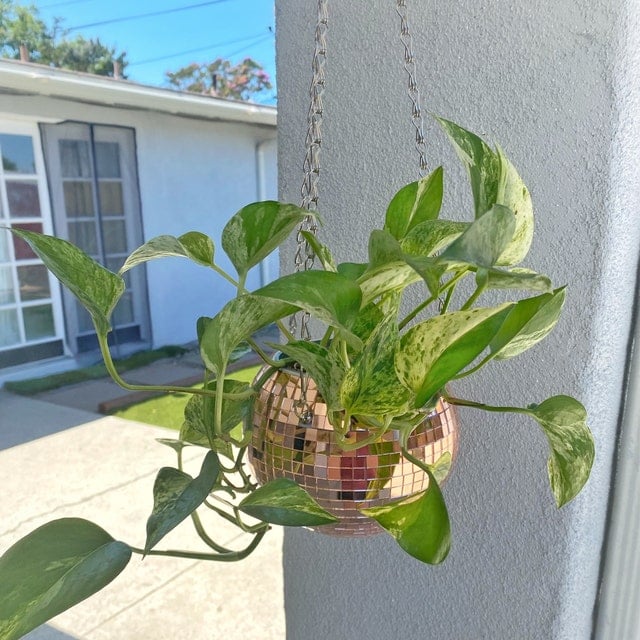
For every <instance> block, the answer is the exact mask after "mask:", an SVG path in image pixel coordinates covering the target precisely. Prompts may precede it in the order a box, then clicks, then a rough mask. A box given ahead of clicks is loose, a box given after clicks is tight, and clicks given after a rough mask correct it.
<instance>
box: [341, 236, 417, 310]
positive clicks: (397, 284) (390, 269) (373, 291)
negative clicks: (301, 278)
mask: <svg viewBox="0 0 640 640" xmlns="http://www.w3.org/2000/svg"><path fill="white" fill-rule="evenodd" d="M338 269H340V266H339V267H338ZM419 279H420V278H419V276H418V274H417V273H416V272H415V271H414V270H413V269H412V268H411V267H410V266H409V265H408V264H407V263H406V262H405V259H404V256H403V253H402V249H401V247H400V244H399V243H398V241H397V240H396V239H395V238H394V237H393V236H392V235H391V234H390V233H389V232H388V231H381V230H379V229H375V230H374V231H372V232H371V235H370V236H369V264H368V265H367V268H366V269H365V271H364V272H363V273H362V275H361V276H360V277H359V278H358V284H359V285H360V288H361V289H362V299H363V305H367V304H369V303H370V302H372V301H373V300H375V299H376V298H378V297H379V296H383V295H386V294H388V293H390V292H393V291H397V290H399V289H404V288H405V287H407V286H408V285H410V284H411V283H413V282H418V281H419Z"/></svg>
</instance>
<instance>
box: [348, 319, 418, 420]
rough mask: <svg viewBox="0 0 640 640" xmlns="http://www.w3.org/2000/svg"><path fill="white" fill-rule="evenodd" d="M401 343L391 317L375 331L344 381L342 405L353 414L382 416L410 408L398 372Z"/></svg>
mask: <svg viewBox="0 0 640 640" xmlns="http://www.w3.org/2000/svg"><path fill="white" fill-rule="evenodd" d="M398 342H399V335H398V325H397V323H396V321H395V318H394V317H393V316H389V317H387V318H386V319H385V320H384V321H383V322H381V323H380V324H379V325H378V326H377V327H376V329H375V330H374V331H373V333H372V334H371V337H370V338H369V340H368V341H367V343H366V344H365V345H364V349H363V351H362V353H361V355H360V356H359V357H358V358H357V359H356V360H355V361H354V362H353V363H352V365H351V367H350V368H349V369H347V372H346V375H345V376H344V379H343V380H342V385H341V386H340V402H341V404H342V406H343V407H344V408H345V409H346V410H347V411H348V412H349V413H350V414H352V415H353V414H363V415H369V416H382V415H385V414H388V413H394V414H398V413H404V412H405V411H406V410H407V409H408V403H409V392H408V390H407V388H406V387H404V386H403V385H402V384H401V383H400V381H399V380H398V377H397V375H396V372H395V354H396V348H397V346H398Z"/></svg>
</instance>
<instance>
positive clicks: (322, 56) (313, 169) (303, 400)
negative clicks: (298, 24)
mask: <svg viewBox="0 0 640 640" xmlns="http://www.w3.org/2000/svg"><path fill="white" fill-rule="evenodd" d="M327 5H328V0H318V21H317V23H316V31H315V49H314V52H313V60H312V62H311V70H312V76H311V86H310V87H309V98H310V100H309V113H308V114H307V136H306V139H305V150H306V151H305V156H304V162H303V163H302V170H303V174H304V177H303V180H302V187H301V189H300V195H301V196H302V204H301V206H302V208H303V209H306V210H307V211H309V212H310V213H313V212H315V211H317V209H318V179H319V177H320V149H321V148H322V115H323V107H322V94H323V92H324V84H325V75H324V65H325V62H326V59H327V40H326V35H327V27H328V23H329V15H328V11H327ZM304 231H308V232H309V233H311V234H313V235H314V236H315V235H316V234H317V232H318V225H317V223H316V220H315V218H314V217H313V216H312V215H308V216H307V217H306V218H305V219H304V220H303V221H302V224H301V225H300V227H299V229H298V235H297V236H296V252H295V256H294V269H295V271H296V272H298V271H308V270H309V269H312V268H313V263H314V260H315V253H314V251H313V247H312V246H311V245H310V244H309V243H308V242H307V240H306V239H305V237H304V235H303V232H304ZM309 319H310V315H309V312H307V311H303V312H302V313H301V314H300V327H298V314H295V313H294V314H293V315H292V316H291V318H290V319H289V330H290V331H291V333H292V334H293V335H294V336H295V335H296V334H297V333H298V331H299V332H300V337H301V338H302V340H311V332H310V331H309ZM308 388H309V376H308V375H307V374H306V372H305V371H304V369H302V367H300V399H299V400H298V401H296V403H295V404H294V411H295V412H296V415H297V416H298V418H300V422H301V423H304V424H311V422H312V420H313V408H312V406H311V405H310V404H309V402H308V400H307V392H308Z"/></svg>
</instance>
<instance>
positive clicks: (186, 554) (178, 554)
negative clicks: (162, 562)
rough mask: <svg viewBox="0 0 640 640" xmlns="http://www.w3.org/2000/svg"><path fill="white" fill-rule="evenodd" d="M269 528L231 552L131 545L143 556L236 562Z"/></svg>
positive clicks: (252, 548) (246, 553)
mask: <svg viewBox="0 0 640 640" xmlns="http://www.w3.org/2000/svg"><path fill="white" fill-rule="evenodd" d="M268 530H269V528H268V526H266V525H265V528H264V529H262V530H260V531H258V532H257V533H256V534H255V536H254V537H253V540H252V541H251V543H250V544H249V545H248V546H247V547H246V548H244V549H242V550H240V551H231V552H229V553H199V552H194V551H179V550H174V549H167V550H163V551H156V550H154V549H151V550H150V551H145V550H144V549H138V548H137V547H130V549H131V551H133V552H134V553H138V554H140V555H141V556H171V557H173V558H187V559H190V560H214V561H216V562H235V561H237V560H242V559H244V558H246V557H247V556H248V555H249V554H250V553H251V552H252V551H254V550H255V548H256V547H257V546H258V545H259V544H260V541H261V540H262V538H263V537H264V534H265V533H266V532H267V531H268Z"/></svg>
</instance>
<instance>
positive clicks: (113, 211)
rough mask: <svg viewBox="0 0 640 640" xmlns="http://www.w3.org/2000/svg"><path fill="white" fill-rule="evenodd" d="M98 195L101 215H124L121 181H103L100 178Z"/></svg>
mask: <svg viewBox="0 0 640 640" xmlns="http://www.w3.org/2000/svg"><path fill="white" fill-rule="evenodd" d="M98 196H99V198H100V213H101V214H102V215H103V216H123V215H124V203H123V201H122V183H121V182H105V181H104V180H101V181H100V182H99V184H98Z"/></svg>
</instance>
